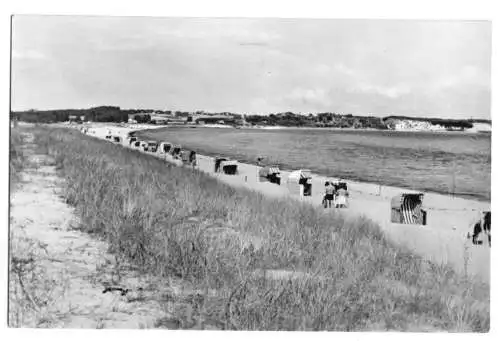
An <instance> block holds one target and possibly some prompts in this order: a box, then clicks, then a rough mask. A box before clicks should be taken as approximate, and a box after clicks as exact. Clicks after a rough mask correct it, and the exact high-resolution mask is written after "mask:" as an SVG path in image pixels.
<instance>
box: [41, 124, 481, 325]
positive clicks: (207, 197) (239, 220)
mask: <svg viewBox="0 0 500 341" xmlns="http://www.w3.org/2000/svg"><path fill="white" fill-rule="evenodd" d="M32 132H33V133H34V135H35V137H36V142H37V144H38V145H39V146H41V147H42V149H43V150H46V151H47V152H48V153H50V154H51V156H53V157H54V158H55V160H56V162H57V163H58V168H59V171H60V174H61V175H62V176H63V177H64V178H65V180H66V188H65V199H66V201H67V202H68V203H70V204H71V205H74V206H75V207H76V209H77V211H78V213H79V215H80V218H81V222H82V229H83V230H85V231H88V232H89V233H93V234H95V235H96V236H97V237H99V238H103V239H105V240H107V242H108V244H109V247H110V251H111V252H113V253H115V254H116V255H118V256H119V257H123V258H124V259H126V261H127V262H130V263H132V264H134V265H136V266H138V267H139V268H140V269H141V271H143V272H144V273H152V274H155V275H159V276H164V277H178V278H180V279H182V280H184V281H187V282H190V283H191V284H192V285H193V286H194V287H195V288H197V289H198V290H199V293H200V294H199V295H200V296H199V299H197V300H196V302H195V303H190V304H189V308H187V309H188V312H183V313H182V314H183V315H182V316H179V319H181V320H182V319H183V318H184V317H183V316H189V318H190V319H192V320H193V321H201V322H200V323H199V324H196V325H197V326H199V325H203V323H202V322H203V321H213V322H211V324H212V325H218V326H220V328H223V329H238V330H337V331H355V330H372V329H376V328H377V329H382V330H419V329H433V330H448V331H450V330H453V331H480V332H486V331H488V330H489V327H490V316H489V286H487V285H485V284H483V283H480V282H474V281H472V280H470V279H468V278H463V277H461V276H459V275H458V274H456V273H454V272H453V271H452V270H451V269H450V268H449V267H446V266H437V265H435V264H432V263H429V262H427V261H424V260H423V259H421V258H420V257H417V256H415V255H413V254H411V253H409V252H408V251H406V250H404V249H401V248H400V247H398V246H396V245H394V244H392V243H390V242H389V241H388V240H387V239H386V238H385V237H384V235H383V234H382V232H381V231H380V229H379V227H378V226H376V225H375V224H374V223H373V222H371V221H369V220H367V219H365V218H358V219H347V218H345V217H344V216H342V215H340V214H337V213H335V212H330V213H327V214H325V213H324V212H322V211H319V210H317V209H315V208H314V207H312V206H310V205H307V204H300V203H297V202H289V201H286V200H285V199H270V198H267V197H264V196H263V195H261V194H258V193H255V192H251V191H248V190H246V189H235V188H233V187H230V186H229V185H226V184H223V183H221V182H219V181H218V180H217V179H214V178H212V177H210V176H208V175H206V174H203V173H201V172H198V171H196V170H189V169H185V168H177V167H172V166H170V165H169V164H166V163H164V162H162V161H161V160H159V159H156V158H153V157H150V156H148V155H144V154H142V153H138V152H136V151H134V150H129V149H125V148H122V147H120V146H118V145H114V144H110V143H107V142H105V141H100V140H97V139H94V138H91V137H89V136H85V135H82V134H80V133H79V132H78V131H76V130H70V129H64V128H48V127H44V128H40V127H39V128H34V129H33V131H32ZM209 230H212V231H209ZM217 230H218V231H219V235H218V237H217V238H215V237H214V234H215V235H216V236H217ZM241 236H246V237H244V238H241ZM242 240H244V241H246V242H242ZM273 271H274V272H273ZM276 271H280V272H294V273H299V274H300V273H303V274H304V276H272V274H273V273H276ZM214 292H215V296H214V294H213V293H214ZM209 293H212V294H209ZM176 323H177V322H176ZM176 323H174V322H172V321H171V320H169V321H159V322H158V326H159V327H160V326H169V325H173V324H175V325H178V326H180V327H183V326H184V327H185V328H188V327H187V326H188V325H191V324H189V323H188V324H186V323H184V324H183V323H177V324H176ZM193 325H194V324H193Z"/></svg>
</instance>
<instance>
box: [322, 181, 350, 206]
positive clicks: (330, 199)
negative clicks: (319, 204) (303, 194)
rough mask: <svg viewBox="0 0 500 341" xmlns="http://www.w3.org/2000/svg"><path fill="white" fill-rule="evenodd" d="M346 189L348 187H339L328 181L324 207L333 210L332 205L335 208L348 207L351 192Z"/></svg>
mask: <svg viewBox="0 0 500 341" xmlns="http://www.w3.org/2000/svg"><path fill="white" fill-rule="evenodd" d="M339 183H341V182H339ZM346 187H347V186H338V187H337V186H336V185H335V183H334V182H332V181H326V182H325V196H324V197H323V207H324V208H332V203H333V206H334V207H335V208H342V207H347V197H348V196H349V192H348V191H347V188H346Z"/></svg>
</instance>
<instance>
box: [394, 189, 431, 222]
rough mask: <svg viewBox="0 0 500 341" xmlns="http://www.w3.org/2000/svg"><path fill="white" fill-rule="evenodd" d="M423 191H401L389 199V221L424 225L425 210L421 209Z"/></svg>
mask: <svg viewBox="0 0 500 341" xmlns="http://www.w3.org/2000/svg"><path fill="white" fill-rule="evenodd" d="M423 199H424V194H423V193H402V194H400V195H396V196H394V197H393V198H392V200H391V222H392V223H397V224H411V225H426V224H427V212H426V211H425V210H423V209H422V203H423Z"/></svg>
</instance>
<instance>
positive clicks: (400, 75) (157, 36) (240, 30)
mask: <svg viewBox="0 0 500 341" xmlns="http://www.w3.org/2000/svg"><path fill="white" fill-rule="evenodd" d="M490 74H491V24H490V23H489V22H486V21H476V22H473V21H469V22H467V21H416V20H412V21H408V20H399V21H397V20H349V19H341V20H340V19H339V20H335V19H263V18H253V19H249V18H247V19H233V18H231V19H230V18H219V19H216V18H152V17H86V16H14V17H13V19H12V86H11V95H12V99H11V104H12V110H27V109H38V110H43V109H67V108H89V107H93V106H98V105H116V106H120V107H122V108H144V109H159V110H185V111H196V110H205V111H208V112H220V111H230V112H237V113H244V114H268V113H273V112H285V111H292V112H296V113H315V112H337V113H342V114H347V113H351V114H358V115H376V116H382V115H392V114H398V115H408V116H427V117H442V118H457V119H458V118H470V117H473V118H487V119H490V118H491V115H490V102H491V79H490V77H491V76H490Z"/></svg>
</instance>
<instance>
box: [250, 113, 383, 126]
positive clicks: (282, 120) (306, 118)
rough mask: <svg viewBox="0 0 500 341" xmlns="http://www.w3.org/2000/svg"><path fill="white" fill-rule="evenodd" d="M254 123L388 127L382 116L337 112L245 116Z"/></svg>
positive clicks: (268, 124) (269, 124)
mask: <svg viewBox="0 0 500 341" xmlns="http://www.w3.org/2000/svg"><path fill="white" fill-rule="evenodd" d="M245 119H246V121H247V122H248V123H250V124H252V125H267V126H285V127H331V128H374V129H387V126H386V125H385V124H384V122H383V120H382V118H380V117H373V116H353V115H350V114H348V115H341V114H335V113H319V114H307V115H303V114H294V113H292V112H286V113H279V114H270V115H265V116H264V115H250V116H246V117H245Z"/></svg>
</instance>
